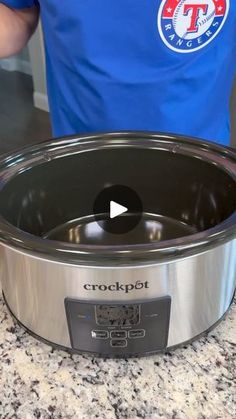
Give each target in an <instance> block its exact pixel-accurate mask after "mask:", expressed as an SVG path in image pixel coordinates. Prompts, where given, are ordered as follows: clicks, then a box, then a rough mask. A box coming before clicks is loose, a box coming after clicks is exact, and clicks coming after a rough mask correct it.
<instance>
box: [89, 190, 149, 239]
mask: <svg viewBox="0 0 236 419" xmlns="http://www.w3.org/2000/svg"><path fill="white" fill-rule="evenodd" d="M142 210H143V207H142V202H141V200H140V198H139V196H138V194H137V193H136V192H135V191H134V190H133V189H131V188H129V187H128V186H125V185H113V186H109V187H107V188H104V189H103V190H102V191H101V192H100V193H99V194H98V196H97V198H96V199H95V202H94V207H93V213H94V218H95V220H96V221H97V223H98V224H99V226H100V227H101V228H102V229H103V230H105V231H106V232H108V233H111V234H126V233H128V232H129V231H131V230H133V229H134V228H135V227H136V226H137V225H138V223H139V221H140V220H141V217H142Z"/></svg>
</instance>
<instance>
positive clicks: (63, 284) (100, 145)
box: [0, 132, 236, 356]
mask: <svg viewBox="0 0 236 419" xmlns="http://www.w3.org/2000/svg"><path fill="white" fill-rule="evenodd" d="M117 186H118V187H123V188H128V189H129V190H131V191H132V193H134V194H136V195H137V196H138V198H139V200H140V202H141V204H142V211H141V210H140V208H139V210H137V211H136V209H135V205H134V206H133V207H132V205H130V204H127V205H126V202H125V199H126V197H124V196H123V198H122V194H121V196H119V199H118V200H117V202H118V204H121V205H123V206H125V205H126V206H127V208H126V212H125V213H122V214H120V215H119V216H118V217H115V218H114V220H112V219H111V215H110V214H109V210H108V204H109V202H104V211H102V210H101V211H99V210H96V205H94V202H95V201H96V199H97V197H98V196H100V197H101V194H102V193H103V191H107V189H108V188H111V187H115V188H116V187H117ZM104 196H105V195H104ZM109 196H110V195H109V194H108V195H106V200H108V201H109ZM115 198H116V197H114V198H112V199H114V201H115ZM122 199H123V201H122ZM127 199H128V200H129V198H127ZM131 201H132V200H131ZM129 205H130V207H129ZM235 209H236V153H235V152H234V151H233V150H231V149H226V148H223V147H220V146H217V145H214V144H213V143H207V142H203V141H198V140H194V139H191V138H190V139H187V138H184V137H177V136H174V135H164V134H158V133H142V132H133V133H132V132H127V133H125V132H123V133H108V134H98V135H89V136H80V137H74V138H68V139H58V140H53V141H47V142H44V143H41V144H39V145H36V146H33V147H30V148H26V149H24V150H23V151H21V152H18V153H15V154H12V155H9V156H7V157H5V158H4V159H2V160H1V161H0V241H1V245H2V262H1V263H2V287H3V293H4V298H5V301H6V304H7V306H8V307H9V309H10V311H11V313H12V314H13V316H14V317H15V318H16V319H17V320H18V321H19V322H20V324H22V325H23V326H24V327H25V328H26V329H27V330H28V331H29V332H30V333H32V334H33V335H34V336H36V337H38V338H40V339H42V340H44V341H46V342H48V343H49V344H51V345H56V346H59V347H62V348H67V349H70V350H72V351H75V352H89V353H94V354H99V355H102V356H132V355H144V354H148V353H154V352H158V351H163V350H166V349H169V348H171V347H174V346H176V345H179V344H183V343H186V342H188V341H191V340H192V339H193V338H196V337H198V336H199V335H201V334H202V333H204V332H206V331H208V330H209V329H210V328H212V327H213V326H214V325H215V324H216V323H217V322H218V321H219V320H220V319H221V318H222V316H224V314H225V313H226V311H227V310H228V308H229V306H230V304H231V302H232V299H233V296H234V291H235V286H236V240H235V237H236V213H235ZM138 211H139V213H137V212H138ZM135 217H136V218H135ZM134 218H135V219H136V221H137V220H138V221H137V222H135V223H134V225H133V226H132V228H127V231H126V230H122V228H121V231H115V232H113V231H109V229H107V228H106V227H107V225H113V221H114V223H117V222H118V225H120V226H122V225H123V224H125V223H126V221H127V220H128V221H131V224H132V220H133V219H134ZM119 223H120V224H119ZM129 225H130V224H129ZM118 230H119V229H118Z"/></svg>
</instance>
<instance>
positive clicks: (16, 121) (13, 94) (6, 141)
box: [0, 70, 51, 154]
mask: <svg viewBox="0 0 236 419" xmlns="http://www.w3.org/2000/svg"><path fill="white" fill-rule="evenodd" d="M50 137H51V128H50V121H49V114H48V113H47V112H43V111H40V110H38V109H36V108H35V107H34V105H33V84H32V78H31V77H30V76H27V75H25V74H23V73H19V72H9V71H4V70H0V153H1V154H2V153H6V152H9V151H12V150H14V149H19V148H20V147H22V146H25V145H28V144H32V143H35V142H39V141H43V140H46V139H48V138H50Z"/></svg>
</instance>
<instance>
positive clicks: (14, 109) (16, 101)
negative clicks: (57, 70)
mask: <svg viewBox="0 0 236 419" xmlns="http://www.w3.org/2000/svg"><path fill="white" fill-rule="evenodd" d="M231 115H232V118H231V119H232V140H231V145H233V146H235V147H236V83H235V88H234V93H233V95H232V98H231ZM50 137H51V127H50V121H49V115H48V113H47V112H43V111H41V110H39V109H36V108H35V107H34V105H33V84H32V78H31V77H30V76H27V75H25V74H23V73H19V72H9V71H4V70H0V154H2V153H6V152H9V151H12V150H15V149H19V148H20V147H22V146H25V145H28V144H32V143H37V142H39V141H43V140H46V139H48V138H50Z"/></svg>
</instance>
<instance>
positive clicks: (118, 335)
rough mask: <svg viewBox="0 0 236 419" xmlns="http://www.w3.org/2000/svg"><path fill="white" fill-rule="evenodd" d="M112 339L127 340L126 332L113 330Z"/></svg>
mask: <svg viewBox="0 0 236 419" xmlns="http://www.w3.org/2000/svg"><path fill="white" fill-rule="evenodd" d="M110 336H111V338H127V332H126V330H113V331H112V332H111V333H110Z"/></svg>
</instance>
